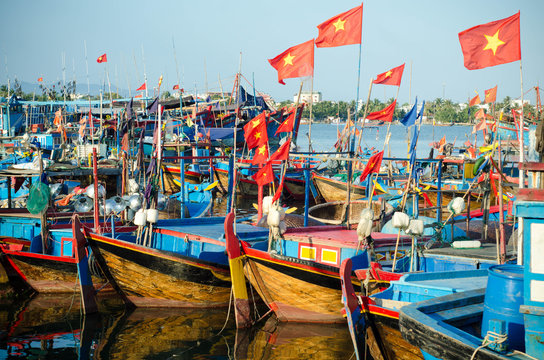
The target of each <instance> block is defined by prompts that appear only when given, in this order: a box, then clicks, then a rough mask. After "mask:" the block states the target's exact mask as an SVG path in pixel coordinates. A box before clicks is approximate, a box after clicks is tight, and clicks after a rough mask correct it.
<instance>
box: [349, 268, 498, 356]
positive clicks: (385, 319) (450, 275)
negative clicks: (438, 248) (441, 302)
mask: <svg viewBox="0 0 544 360" xmlns="http://www.w3.org/2000/svg"><path fill="white" fill-rule="evenodd" d="M351 272H352V269H351V260H350V259H346V260H344V262H343V263H342V269H341V273H340V274H341V278H342V301H343V303H344V306H345V310H346V314H347V315H348V327H349V330H350V333H351V338H352V340H353V346H354V348H355V349H356V353H357V358H359V355H358V354H359V352H360V351H361V349H363V348H364V344H365V342H366V341H368V342H369V343H370V352H371V354H372V355H373V357H374V358H378V359H380V358H384V359H389V358H395V359H415V358H420V359H423V355H422V354H421V352H420V351H419V349H418V348H417V347H415V346H413V345H410V344H409V343H407V342H406V341H405V340H404V339H403V338H402V336H401V334H400V331H399V320H398V319H399V310H400V309H401V308H402V307H403V306H405V305H406V304H409V303H413V302H417V301H423V300H425V299H429V298H433V297H437V296H441V295H445V294H451V293H458V292H462V291H468V290H472V289H480V288H482V287H485V284H486V282H487V270H475V271H470V270H467V271H450V272H429V273H410V274H405V275H402V276H401V274H398V273H397V274H394V273H393V274H390V275H389V276H388V277H387V279H394V278H395V277H396V278H397V280H393V281H391V282H390V286H389V288H387V289H386V290H384V291H383V292H379V293H377V294H374V295H372V296H362V297H357V295H356V293H355V290H354V288H353V284H352V280H351ZM381 277H384V274H381Z"/></svg>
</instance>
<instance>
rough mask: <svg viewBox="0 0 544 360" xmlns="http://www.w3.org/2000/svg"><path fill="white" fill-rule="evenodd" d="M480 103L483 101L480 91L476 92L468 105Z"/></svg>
mask: <svg viewBox="0 0 544 360" xmlns="http://www.w3.org/2000/svg"><path fill="white" fill-rule="evenodd" d="M479 103H481V101H480V95H478V93H476V96H475V97H473V98H472V99H470V101H469V103H468V106H475V105H478V104H479Z"/></svg>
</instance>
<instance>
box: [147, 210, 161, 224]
mask: <svg viewBox="0 0 544 360" xmlns="http://www.w3.org/2000/svg"><path fill="white" fill-rule="evenodd" d="M158 220H159V210H157V209H147V221H148V222H149V223H151V224H155V223H156V222H157V221H158Z"/></svg>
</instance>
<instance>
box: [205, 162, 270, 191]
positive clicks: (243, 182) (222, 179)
mask: <svg viewBox="0 0 544 360" xmlns="http://www.w3.org/2000/svg"><path fill="white" fill-rule="evenodd" d="M214 173H215V176H216V179H217V180H218V181H219V186H218V188H219V191H221V193H222V194H226V193H228V190H227V189H228V184H229V174H228V171H226V170H224V169H218V168H214ZM236 194H237V195H240V196H247V197H257V196H258V194H259V186H258V185H257V182H255V181H254V180H250V179H248V178H246V177H244V176H242V175H240V174H238V179H237V185H236ZM263 194H264V196H267V195H274V194H270V192H269V187H268V186H263Z"/></svg>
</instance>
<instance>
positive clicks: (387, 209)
mask: <svg viewBox="0 0 544 360" xmlns="http://www.w3.org/2000/svg"><path fill="white" fill-rule="evenodd" d="M367 207H368V200H354V201H350V207H349V215H348V214H346V212H347V203H346V200H345V199H344V200H340V201H333V202H327V203H324V204H318V205H315V206H312V207H311V208H310V209H309V211H308V215H309V216H310V217H311V218H312V219H314V220H317V221H320V222H322V223H325V224H331V225H339V224H343V223H345V221H344V220H345V219H349V220H348V223H349V224H350V225H351V224H358V223H359V220H360V215H361V211H362V210H363V209H366V208H367ZM383 208H384V210H383V211H384V216H390V215H391V214H392V213H393V207H392V206H391V205H389V204H388V203H386V202H384V203H383ZM372 210H373V212H374V226H375V227H377V226H379V220H380V215H381V213H382V203H381V202H380V201H379V200H374V201H372ZM385 221H387V219H384V222H385ZM375 231H379V229H377V228H376V229H375Z"/></svg>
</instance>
